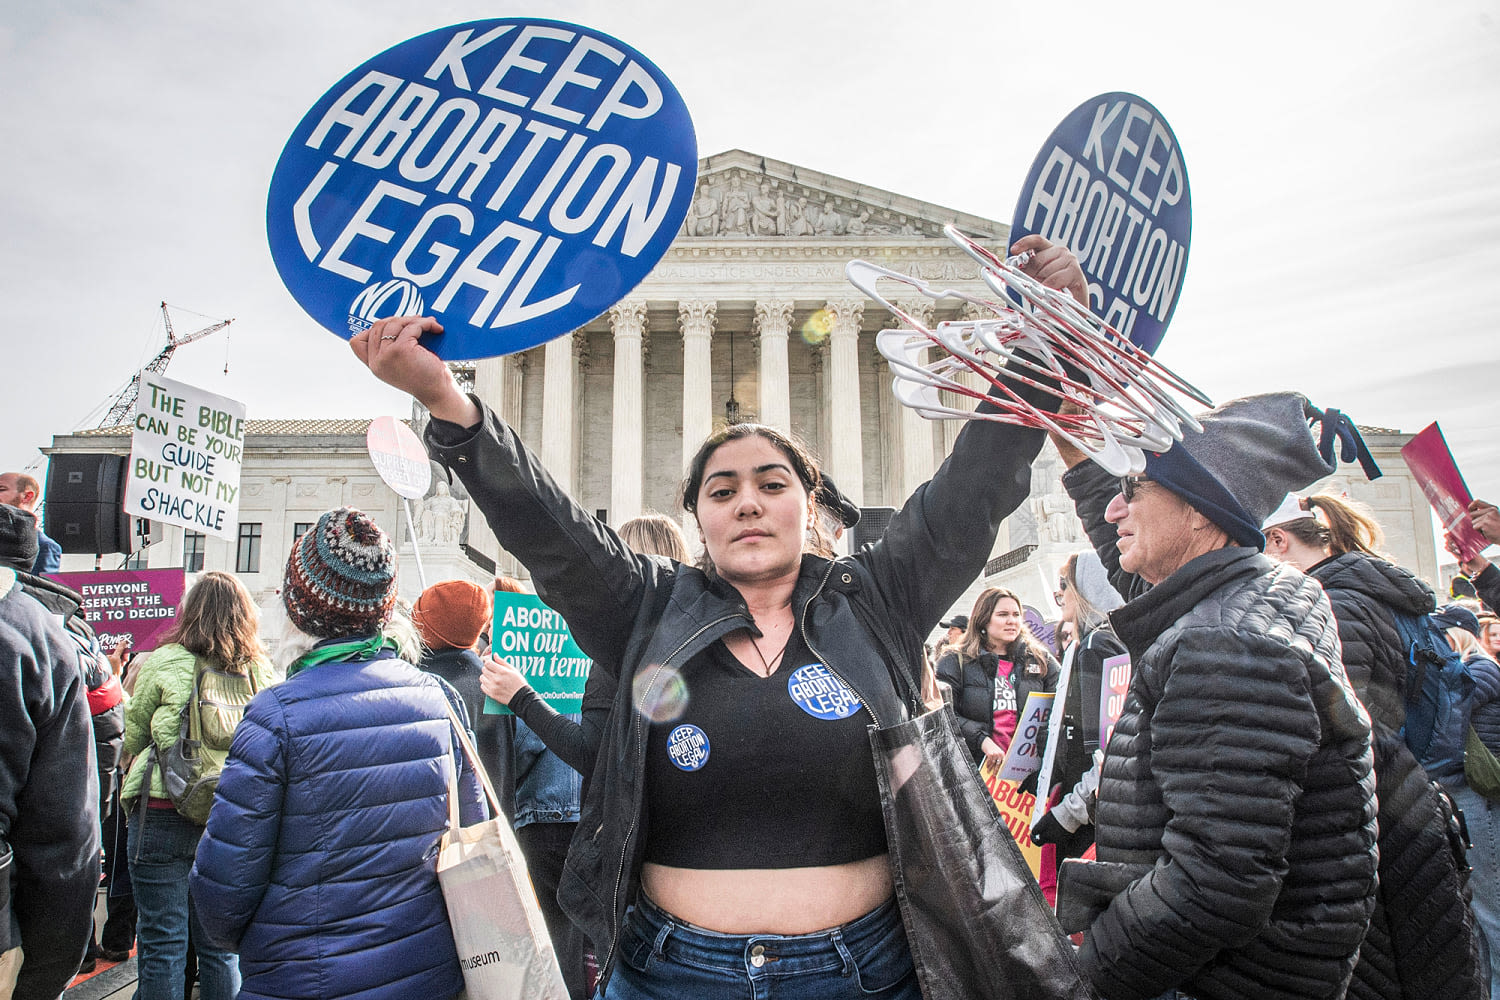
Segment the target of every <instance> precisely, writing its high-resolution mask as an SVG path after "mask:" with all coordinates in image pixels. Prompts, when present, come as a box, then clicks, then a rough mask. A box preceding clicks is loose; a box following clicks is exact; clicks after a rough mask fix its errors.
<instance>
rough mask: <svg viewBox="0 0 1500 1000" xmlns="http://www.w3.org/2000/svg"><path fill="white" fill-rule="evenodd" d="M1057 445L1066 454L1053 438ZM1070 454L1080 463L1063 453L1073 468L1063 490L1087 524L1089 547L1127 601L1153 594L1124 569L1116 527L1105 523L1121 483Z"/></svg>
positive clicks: (1065, 478)
mask: <svg viewBox="0 0 1500 1000" xmlns="http://www.w3.org/2000/svg"><path fill="white" fill-rule="evenodd" d="M1053 442H1054V443H1055V444H1058V450H1059V451H1063V445H1064V444H1066V442H1060V441H1059V439H1058V438H1053ZM1069 450H1070V451H1073V452H1074V457H1076V461H1069V458H1070V456H1069V455H1068V453H1067V452H1063V461H1064V462H1067V463H1068V465H1069V468H1068V471H1067V472H1065V473H1063V477H1062V482H1063V488H1064V489H1065V490H1067V491H1068V496H1070V497H1072V498H1073V509H1074V510H1076V511H1077V512H1078V519H1079V520H1080V521H1082V522H1083V530H1084V532H1085V533H1087V535H1088V536H1089V544H1090V545H1092V546H1093V547H1094V551H1095V552H1097V553H1098V554H1099V561H1100V562H1102V563H1103V564H1104V570H1105V572H1106V573H1108V574H1109V582H1110V585H1111V586H1113V587H1114V588H1115V590H1117V591H1119V592H1120V596H1121V597H1123V598H1125V600H1127V601H1129V600H1132V599H1134V598H1136V597H1139V596H1140V595H1141V594H1143V593H1145V592H1146V591H1147V590H1150V589H1151V585H1150V584H1148V583H1147V582H1146V581H1145V580H1142V579H1141V578H1140V577H1138V576H1136V575H1135V574H1134V573H1127V572H1125V571H1124V570H1122V569H1120V550H1119V547H1118V545H1117V544H1116V542H1117V539H1118V538H1119V536H1118V535H1117V534H1116V532H1115V526H1114V525H1112V524H1110V523H1109V522H1108V521H1106V520H1105V519H1104V511H1105V509H1106V508H1107V507H1109V503H1110V501H1111V500H1113V499H1114V498H1115V496H1116V495H1118V494H1119V492H1120V481H1119V480H1118V479H1117V478H1115V477H1114V476H1111V475H1110V474H1109V473H1107V472H1105V471H1104V470H1103V469H1101V468H1100V467H1099V466H1098V465H1097V464H1095V463H1094V462H1091V461H1089V460H1088V459H1086V458H1085V457H1084V456H1083V453H1082V452H1079V451H1077V450H1076V449H1073V448H1071V446H1069Z"/></svg>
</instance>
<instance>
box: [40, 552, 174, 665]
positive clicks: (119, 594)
mask: <svg viewBox="0 0 1500 1000" xmlns="http://www.w3.org/2000/svg"><path fill="white" fill-rule="evenodd" d="M48 575H49V577H50V578H51V579H53V580H56V581H57V582H58V583H60V584H62V585H63V586H64V587H71V588H73V589H74V590H76V591H78V592H79V593H80V594H82V595H83V617H84V620H85V621H87V622H88V623H89V625H91V626H93V629H94V632H95V633H96V634H97V635H98V636H99V643H100V645H102V646H103V647H104V648H105V649H111V648H113V647H114V645H115V643H116V642H117V641H119V639H120V637H121V636H127V635H128V636H130V648H131V649H132V650H134V651H135V652H137V653H145V652H149V651H150V650H153V649H155V648H156V647H157V646H159V645H160V644H161V637H162V636H163V635H165V634H166V632H167V630H168V629H170V628H171V627H172V623H173V622H174V621H176V620H177V605H179V604H181V603H182V593H183V590H184V579H183V571H182V570H181V569H180V568H178V569H116V570H101V571H100V572H97V573H51V574H48Z"/></svg>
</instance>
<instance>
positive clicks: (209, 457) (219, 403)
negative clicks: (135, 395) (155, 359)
mask: <svg viewBox="0 0 1500 1000" xmlns="http://www.w3.org/2000/svg"><path fill="white" fill-rule="evenodd" d="M134 427H135V430H134V432H133V433H132V435H131V438H130V478H129V481H128V484H127V485H126V487H125V513H127V514H133V515H135V516H136V517H144V518H147V519H148V520H152V521H163V522H165V523H167V524H176V525H180V526H181V527H184V528H187V529H188V530H190V531H198V532H202V533H203V534H206V535H214V536H216V537H218V538H225V539H230V540H233V539H234V538H236V537H237V534H238V525H239V510H240V464H241V463H242V462H243V461H244V448H245V404H244V403H241V402H238V401H237V400H233V399H229V398H228V397H226V396H220V395H217V394H215V393H212V392H205V391H204V390H202V389H199V388H196V387H195V386H191V385H186V384H184V383H182V382H174V381H172V380H171V379H169V378H163V377H162V376H160V375H156V374H152V373H149V372H145V373H142V375H141V395H140V400H139V402H138V403H137V404H136V412H135V423H134Z"/></svg>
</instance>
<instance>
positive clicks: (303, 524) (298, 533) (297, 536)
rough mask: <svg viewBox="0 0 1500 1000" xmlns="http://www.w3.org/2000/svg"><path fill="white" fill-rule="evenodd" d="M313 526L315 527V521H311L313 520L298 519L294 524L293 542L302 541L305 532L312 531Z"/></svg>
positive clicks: (294, 543)
mask: <svg viewBox="0 0 1500 1000" xmlns="http://www.w3.org/2000/svg"><path fill="white" fill-rule="evenodd" d="M312 528H313V522H311V521H298V522H296V523H295V524H293V525H292V544H293V545H296V544H297V543H298V542H300V541H302V536H303V535H305V534H307V533H308V532H309V531H311V530H312Z"/></svg>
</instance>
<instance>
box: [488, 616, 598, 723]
mask: <svg viewBox="0 0 1500 1000" xmlns="http://www.w3.org/2000/svg"><path fill="white" fill-rule="evenodd" d="M490 632H491V635H492V636H493V638H492V640H491V643H490V646H491V648H492V649H493V650H494V652H495V655H496V656H499V657H500V658H501V659H504V660H506V661H508V662H509V663H510V665H511V666H513V667H515V668H516V669H517V670H519V671H521V673H523V674H525V675H526V683H528V684H530V685H531V687H532V690H534V691H535V692H536V693H537V696H538V697H539V698H541V699H542V700H543V701H545V702H546V703H547V704H549V705H551V706H552V707H553V708H554V709H556V710H557V711H559V712H563V713H568V712H578V711H581V710H582V709H583V686H584V684H585V683H587V681H588V679H589V666H590V664H591V662H592V661H591V660H589V658H588V657H587V656H584V655H583V650H581V649H579V648H578V644H577V643H576V642H574V641H573V634H572V633H571V632H569V631H568V623H567V622H565V621H563V617H562V615H560V614H558V613H557V612H556V611H553V610H552V609H551V608H549V607H547V605H546V604H545V603H543V601H542V599H541V598H540V597H537V596H535V595H533V594H511V593H507V592H505V591H503V590H500V591H496V592H495V620H494V622H493V628H492V629H491V630H490ZM484 711H485V713H486V714H489V715H508V714H509V713H510V709H508V708H506V707H505V706H504V705H501V704H500V703H499V702H497V701H495V700H494V699H493V698H486V699H485V700H484Z"/></svg>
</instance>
